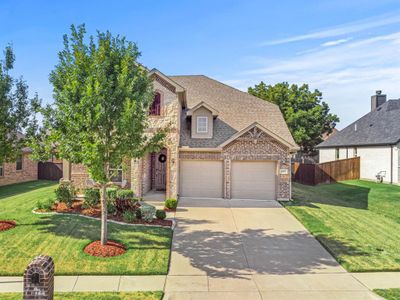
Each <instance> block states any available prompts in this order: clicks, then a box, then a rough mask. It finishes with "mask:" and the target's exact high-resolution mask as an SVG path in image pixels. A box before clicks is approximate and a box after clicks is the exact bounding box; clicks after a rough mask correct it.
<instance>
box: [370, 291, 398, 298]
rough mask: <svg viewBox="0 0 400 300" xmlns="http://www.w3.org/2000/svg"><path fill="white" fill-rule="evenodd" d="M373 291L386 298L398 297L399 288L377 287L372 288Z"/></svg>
mask: <svg viewBox="0 0 400 300" xmlns="http://www.w3.org/2000/svg"><path fill="white" fill-rule="evenodd" d="M374 292H375V293H377V294H378V295H379V296H381V297H383V298H385V299H387V300H399V299H400V289H386V290H381V289H377V290H374Z"/></svg>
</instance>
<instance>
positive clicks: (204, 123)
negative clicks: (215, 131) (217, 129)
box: [196, 117, 208, 133]
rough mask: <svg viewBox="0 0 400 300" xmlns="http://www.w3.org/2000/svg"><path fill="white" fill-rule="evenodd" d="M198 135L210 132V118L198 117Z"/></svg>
mask: <svg viewBox="0 0 400 300" xmlns="http://www.w3.org/2000/svg"><path fill="white" fill-rule="evenodd" d="M196 128H197V129H196V131H197V133H207V132H208V117H197V127H196Z"/></svg>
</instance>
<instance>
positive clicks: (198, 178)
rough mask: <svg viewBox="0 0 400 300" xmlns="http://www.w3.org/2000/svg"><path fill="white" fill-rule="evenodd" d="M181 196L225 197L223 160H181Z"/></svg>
mask: <svg viewBox="0 0 400 300" xmlns="http://www.w3.org/2000/svg"><path fill="white" fill-rule="evenodd" d="M179 182H180V196H182V197H203V198H222V197H223V163H222V161H211V160H210V161H207V160H181V161H180V181H179Z"/></svg>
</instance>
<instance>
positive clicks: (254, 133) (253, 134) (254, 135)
mask: <svg viewBox="0 0 400 300" xmlns="http://www.w3.org/2000/svg"><path fill="white" fill-rule="evenodd" d="M257 129H258V130H257ZM263 132H264V133H266V134H267V135H269V136H270V137H272V138H273V139H275V140H276V141H278V142H279V143H281V144H282V145H284V146H285V147H287V148H289V150H290V151H295V150H298V149H299V147H298V146H297V145H293V144H291V143H290V142H288V141H286V140H284V139H282V138H281V137H280V136H278V135H276V134H275V133H273V132H272V131H270V130H268V129H267V128H265V127H263V126H262V125H260V124H258V123H257V122H255V123H253V124H251V125H249V126H247V127H246V128H244V129H243V130H241V131H239V132H237V133H236V134H234V135H233V136H232V137H231V138H230V139H228V140H227V141H225V142H223V143H222V144H221V145H219V148H224V147H226V146H227V145H229V144H230V143H232V142H234V141H235V140H236V139H238V138H240V137H242V136H243V135H244V134H246V133H249V134H250V135H249V139H250V140H252V141H254V142H257V140H258V139H259V138H260V137H261V134H262V133H263Z"/></svg>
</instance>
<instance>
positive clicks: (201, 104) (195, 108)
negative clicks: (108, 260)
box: [186, 101, 218, 117]
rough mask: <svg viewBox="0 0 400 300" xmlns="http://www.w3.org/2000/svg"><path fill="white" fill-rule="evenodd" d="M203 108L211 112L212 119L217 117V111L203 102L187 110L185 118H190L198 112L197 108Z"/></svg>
mask: <svg viewBox="0 0 400 300" xmlns="http://www.w3.org/2000/svg"><path fill="white" fill-rule="evenodd" d="M201 107H204V108H205V109H207V110H209V111H210V112H211V114H212V115H213V117H217V116H218V110H216V109H215V108H213V107H212V106H211V105H208V104H207V103H205V102H204V101H202V102H200V103H199V104H197V105H196V106H195V107H193V108H191V109H189V110H188V111H187V113H186V115H187V116H189V117H190V116H192V115H193V113H194V112H195V111H196V110H198V109H199V108H201Z"/></svg>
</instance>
